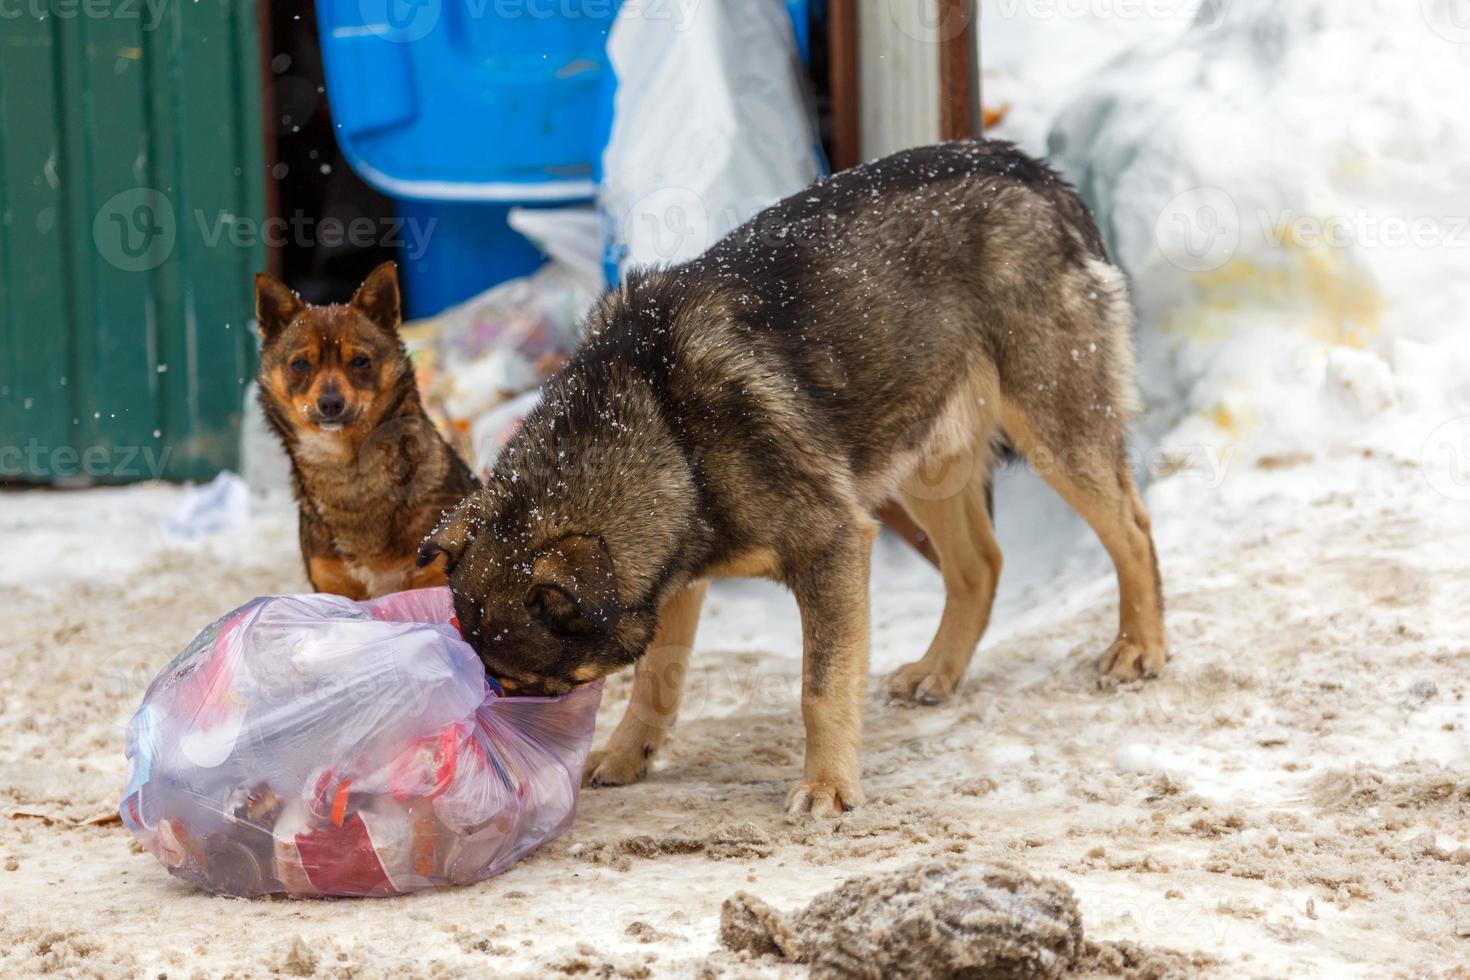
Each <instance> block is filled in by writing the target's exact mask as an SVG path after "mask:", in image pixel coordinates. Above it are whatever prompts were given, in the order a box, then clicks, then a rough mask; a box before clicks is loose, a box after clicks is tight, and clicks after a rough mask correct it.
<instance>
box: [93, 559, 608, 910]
mask: <svg viewBox="0 0 1470 980" xmlns="http://www.w3.org/2000/svg"><path fill="white" fill-rule="evenodd" d="M601 699H602V690H601V684H600V683H599V684H596V685H592V686H590V687H587V688H583V689H580V690H578V691H574V692H573V693H571V694H568V695H564V696H562V697H556V698H508V697H504V696H502V695H501V693H500V692H499V689H498V686H497V685H495V683H494V682H493V681H487V679H486V677H485V672H484V667H483V666H482V665H481V663H480V660H479V658H478V657H476V656H475V654H474V651H473V650H472V649H471V648H470V647H469V645H468V644H466V643H465V642H464V641H463V640H462V639H461V638H460V636H459V631H458V629H457V627H456V625H455V624H454V623H453V608H452V604H451V600H450V594H449V590H448V589H447V588H440V589H422V590H419V591H415V592H400V593H396V594H394V595H389V596H384V597H383V598H380V599H375V600H372V601H370V602H363V603H358V602H353V601H352V600H350V599H345V598H342V597H340V596H333V595H324V594H318V595H288V596H272V597H267V598H262V599H255V600H253V601H251V602H249V603H246V604H245V605H244V606H242V607H240V608H239V609H237V610H235V611H234V612H232V613H230V614H229V615H227V616H225V617H224V618H222V619H220V620H219V621H218V622H216V623H214V624H212V625H211V626H209V627H208V628H207V629H206V630H204V632H202V633H200V634H199V636H197V637H196V638H195V639H194V641H193V642H192V643H190V644H189V646H188V647H187V648H186V649H185V650H184V652H183V653H181V654H180V655H179V656H178V657H177V658H175V660H174V661H173V663H171V664H170V665H169V666H168V667H167V668H166V669H165V670H164V671H163V673H161V674H160V675H159V676H158V677H157V678H156V679H155V680H154V681H153V683H152V684H151V685H149V687H148V691H147V693H146V694H145V695H144V697H143V704H142V707H140V708H139V709H138V712H137V714H136V715H134V716H133V719H132V721H131V723H130V724H129V727H128V736H127V756H128V767H129V772H128V785H127V788H126V790H125V791H124V794H123V800H122V804H121V807H120V810H121V813H122V818H123V821H124V823H126V824H127V826H128V828H129V829H130V830H132V832H133V834H134V835H135V836H136V837H137V838H138V840H139V841H140V842H141V843H142V844H143V845H144V846H145V847H146V848H147V849H148V850H149V851H151V852H152V853H153V855H154V856H155V857H157V858H158V860H159V861H160V862H162V863H163V865H164V867H166V868H167V869H168V870H169V872H170V873H171V874H174V875H176V876H178V877H180V878H183V879H185V880H187V881H190V882H192V883H194V884H196V885H199V886H200V887H202V888H206V889H209V890H211V891H215V892H221V893H225V894H230V895H243V896H256V895H265V894H269V893H273V892H284V893H287V894H290V895H296V896H317V895H359V896H367V895H373V896H380V895H395V894H401V893H403V892H410V891H416V890H419V889H423V888H430V887H436V886H441V885H449V884H465V883H468V882H474V881H479V880H481V879H484V878H488V877H490V876H491V875H494V874H496V873H498V872H500V871H503V870H505V869H506V868H508V867H509V866H510V865H511V864H512V863H514V862H515V861H516V860H517V859H519V858H520V857H521V856H523V855H524V854H526V853H527V852H528V851H530V850H531V849H532V848H534V847H537V846H538V845H540V844H543V843H545V842H546V841H548V840H550V839H551V838H553V837H555V836H557V835H558V834H560V833H562V832H563V831H565V830H566V829H567V828H568V827H569V826H570V825H571V822H572V817H573V814H574V811H575V809H576V805H577V794H578V789H579V787H580V784H581V773H582V764H583V762H585V761H586V757H587V749H588V746H589V744H590V742H591V738H592V728H593V723H594V720H595V716H596V714H597V706H598V703H599V702H600V701H601Z"/></svg>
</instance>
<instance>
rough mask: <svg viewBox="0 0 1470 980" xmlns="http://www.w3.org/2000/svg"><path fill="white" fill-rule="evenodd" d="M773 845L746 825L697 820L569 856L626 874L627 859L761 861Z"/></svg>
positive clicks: (587, 846) (590, 846) (766, 836)
mask: <svg viewBox="0 0 1470 980" xmlns="http://www.w3.org/2000/svg"><path fill="white" fill-rule="evenodd" d="M774 846H775V845H774V844H773V842H772V840H771V836H770V835H769V834H767V833H766V832H765V831H764V830H762V829H761V828H760V827H758V826H756V825H755V824H754V823H751V822H749V821H745V822H732V821H724V820H697V821H691V822H688V823H683V824H680V825H679V826H677V827H675V828H673V829H672V830H669V831H667V832H665V833H662V834H657V835H654V834H637V835H634V836H632V837H622V838H619V839H617V840H603V841H592V842H589V843H587V844H584V845H581V846H574V847H573V848H572V849H571V851H570V853H572V854H573V855H574V856H576V857H580V858H582V859H583V860H584V861H591V862H592V863H594V864H610V865H612V866H613V867H614V868H617V869H618V870H621V871H626V870H628V868H629V866H630V864H631V862H630V860H629V859H630V858H635V857H638V858H656V857H664V856H667V855H670V854H703V855H705V856H706V857H708V858H710V859H711V860H713V861H720V860H725V859H728V858H739V859H746V858H763V857H766V856H767V855H768V854H770V853H771V850H772V848H773V847H774Z"/></svg>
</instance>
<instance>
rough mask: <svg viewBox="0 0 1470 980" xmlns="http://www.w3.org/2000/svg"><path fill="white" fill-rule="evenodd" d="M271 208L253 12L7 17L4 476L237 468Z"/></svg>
mask: <svg viewBox="0 0 1470 980" xmlns="http://www.w3.org/2000/svg"><path fill="white" fill-rule="evenodd" d="M264 195H265V173H264V161H263V154H262V126H261V108H260V66H259V41H258V34H257V25H256V7H255V4H254V3H252V2H249V0H185V2H175V0H37V2H36V3H33V4H18V5H15V6H14V8H13V9H12V10H11V11H7V12H4V13H3V14H0V480H20V481H35V482H58V481H59V482H72V481H81V482H125V481H130V480H140V479H151V478H165V479H198V478H205V477H208V476H210V475H212V474H213V473H215V472H217V471H218V470H220V469H222V468H225V467H230V466H234V465H237V457H238V453H239V433H240V419H241V406H242V396H243V392H244V388H245V386H246V384H247V383H248V381H249V379H250V377H251V375H252V373H253V371H254V358H255V351H256V343H255V336H254V332H253V328H252V310H251V307H252V303H253V298H252V292H251V285H250V278H251V274H252V273H253V272H254V271H256V270H258V269H261V268H263V267H264V266H263V263H264V261H265V239H266V238H267V237H268V236H267V235H266V233H265V232H266V230H267V226H266V225H265V224H264V210H265V205H264Z"/></svg>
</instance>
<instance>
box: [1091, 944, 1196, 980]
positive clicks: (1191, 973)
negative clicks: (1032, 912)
mask: <svg viewBox="0 0 1470 980" xmlns="http://www.w3.org/2000/svg"><path fill="white" fill-rule="evenodd" d="M1217 965H1219V961H1218V960H1216V959H1215V958H1214V957H1212V956H1206V955H1205V954H1203V953H1181V952H1179V951H1178V950H1173V949H1154V948H1153V947H1150V946H1140V945H1139V944H1138V943H1134V942H1129V941H1127V940H1122V941H1120V942H1103V943H1094V942H1091V941H1089V942H1088V943H1087V944H1086V946H1085V948H1084V949H1083V952H1082V955H1081V956H1080V957H1078V959H1077V962H1076V963H1075V964H1074V965H1073V967H1072V971H1071V972H1070V973H1069V974H1068V976H1072V977H1078V978H1085V980H1093V978H1096V980H1102V978H1103V977H1127V978H1128V980H1185V978H1187V977H1197V976H1199V975H1200V974H1201V973H1203V972H1206V971H1208V970H1209V968H1210V967H1213V966H1217Z"/></svg>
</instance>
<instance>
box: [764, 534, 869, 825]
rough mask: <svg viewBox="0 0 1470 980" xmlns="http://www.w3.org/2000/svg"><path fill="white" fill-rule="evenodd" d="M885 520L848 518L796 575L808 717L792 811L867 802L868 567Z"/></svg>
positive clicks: (831, 810) (818, 812) (830, 811)
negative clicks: (861, 753)
mask: <svg viewBox="0 0 1470 980" xmlns="http://www.w3.org/2000/svg"><path fill="white" fill-rule="evenodd" d="M876 534H877V525H876V524H873V523H872V522H871V521H864V522H863V523H861V524H858V525H856V526H854V525H851V524H850V525H848V527H847V528H845V529H844V530H843V532H842V536H841V537H840V538H839V539H838V540H837V542H835V543H834V545H833V546H832V547H831V548H829V549H827V551H826V553H825V554H824V555H823V556H822V557H821V558H819V559H817V560H815V561H814V562H813V563H812V564H811V565H810V566H809V567H808V568H805V569H803V570H801V571H800V572H799V573H797V574H795V575H793V576H792V581H791V587H792V591H794V592H795V593H796V601H797V604H798V605H799V606H800V607H801V632H802V671H801V717H802V721H803V722H804V723H805V724H806V765H805V769H804V772H803V775H802V779H801V781H800V782H799V783H797V784H796V785H795V786H793V787H792V788H791V792H790V793H789V794H788V795H787V797H786V812H787V813H788V814H792V815H802V814H808V813H809V814H812V815H814V816H822V817H830V816H836V815H837V814H839V813H841V812H843V811H844V810H850V809H852V808H853V807H855V806H857V805H859V804H860V803H862V802H863V789H862V780H861V776H862V772H861V766H860V764H859V761H858V750H859V746H860V743H861V741H862V724H863V699H864V696H865V695H866V693H867V686H868V629H869V623H868V573H869V567H870V565H871V564H872V558H873V538H874V537H875V536H876Z"/></svg>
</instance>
